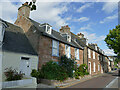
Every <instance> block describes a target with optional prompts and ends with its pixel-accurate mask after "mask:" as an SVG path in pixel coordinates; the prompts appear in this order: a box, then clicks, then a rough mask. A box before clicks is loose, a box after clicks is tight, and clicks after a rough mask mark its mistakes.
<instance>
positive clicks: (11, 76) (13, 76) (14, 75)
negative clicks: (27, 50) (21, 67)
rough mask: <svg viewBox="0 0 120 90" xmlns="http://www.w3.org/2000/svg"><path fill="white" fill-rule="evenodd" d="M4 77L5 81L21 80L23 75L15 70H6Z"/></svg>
mask: <svg viewBox="0 0 120 90" xmlns="http://www.w3.org/2000/svg"><path fill="white" fill-rule="evenodd" d="M4 74H5V76H6V81H14V80H21V79H22V78H23V75H24V74H23V73H21V72H17V71H16V70H15V69H12V68H11V67H10V68H6V69H5V72H4Z"/></svg>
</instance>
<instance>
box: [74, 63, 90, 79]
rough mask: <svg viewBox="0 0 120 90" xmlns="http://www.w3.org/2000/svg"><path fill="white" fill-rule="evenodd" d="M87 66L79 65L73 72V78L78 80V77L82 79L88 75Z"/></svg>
mask: <svg viewBox="0 0 120 90" xmlns="http://www.w3.org/2000/svg"><path fill="white" fill-rule="evenodd" d="M87 69H88V66H87V65H86V64H81V65H80V66H79V67H78V69H77V70H76V71H75V72H74V77H75V78H76V79H79V78H78V77H79V76H81V77H83V76H84V75H89V72H87Z"/></svg>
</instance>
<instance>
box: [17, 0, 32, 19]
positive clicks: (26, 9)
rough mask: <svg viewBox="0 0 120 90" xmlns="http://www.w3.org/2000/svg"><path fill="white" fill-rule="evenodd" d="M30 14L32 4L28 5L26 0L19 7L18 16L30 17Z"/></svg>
mask: <svg viewBox="0 0 120 90" xmlns="http://www.w3.org/2000/svg"><path fill="white" fill-rule="evenodd" d="M29 16H30V6H29V5H28V2H25V3H24V4H22V6H21V7H20V8H18V16H17V18H18V19H19V18H21V17H26V18H29Z"/></svg>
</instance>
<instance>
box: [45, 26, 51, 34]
mask: <svg viewBox="0 0 120 90" xmlns="http://www.w3.org/2000/svg"><path fill="white" fill-rule="evenodd" d="M51 30H52V27H51V26H49V25H46V32H47V33H48V34H51Z"/></svg>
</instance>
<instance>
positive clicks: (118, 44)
mask: <svg viewBox="0 0 120 90" xmlns="http://www.w3.org/2000/svg"><path fill="white" fill-rule="evenodd" d="M104 41H105V42H106V44H107V46H108V47H109V48H110V49H113V50H114V53H116V54H117V55H120V25H118V26H116V28H115V29H112V30H110V31H109V34H108V35H107V37H106V38H105V40H104Z"/></svg>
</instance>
